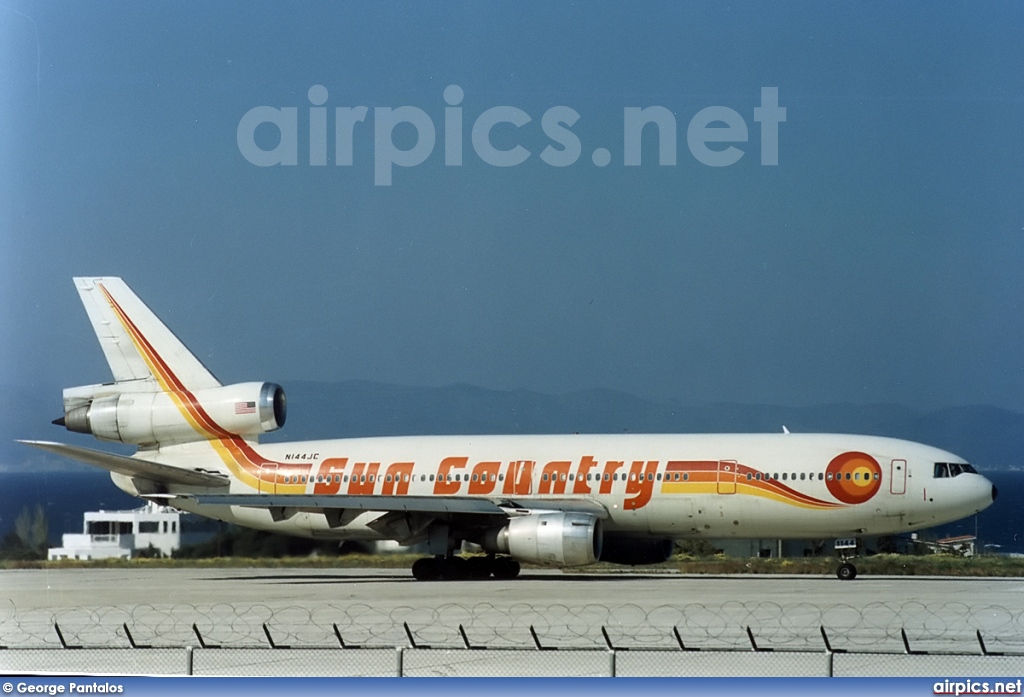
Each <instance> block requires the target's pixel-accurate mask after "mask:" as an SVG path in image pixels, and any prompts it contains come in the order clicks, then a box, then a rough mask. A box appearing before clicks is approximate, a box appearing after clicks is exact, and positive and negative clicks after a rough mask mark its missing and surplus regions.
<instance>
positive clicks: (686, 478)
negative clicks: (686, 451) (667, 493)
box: [683, 472, 690, 482]
mask: <svg viewBox="0 0 1024 697" xmlns="http://www.w3.org/2000/svg"><path fill="white" fill-rule="evenodd" d="M689 479H690V473H689V472H683V481H684V482H685V481H689Z"/></svg>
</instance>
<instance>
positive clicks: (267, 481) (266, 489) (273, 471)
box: [259, 463, 277, 494]
mask: <svg viewBox="0 0 1024 697" xmlns="http://www.w3.org/2000/svg"><path fill="white" fill-rule="evenodd" d="M259 492H260V493H261V494H276V493H277V464H276V463H271V464H266V465H262V466H261V467H260V479H259Z"/></svg>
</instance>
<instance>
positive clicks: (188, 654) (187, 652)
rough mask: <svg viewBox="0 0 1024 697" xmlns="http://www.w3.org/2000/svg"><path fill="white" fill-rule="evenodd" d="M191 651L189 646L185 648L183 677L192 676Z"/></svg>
mask: <svg viewBox="0 0 1024 697" xmlns="http://www.w3.org/2000/svg"><path fill="white" fill-rule="evenodd" d="M192 653H193V649H192V647H191V646H186V647H185V675H192V674H193V657H192Z"/></svg>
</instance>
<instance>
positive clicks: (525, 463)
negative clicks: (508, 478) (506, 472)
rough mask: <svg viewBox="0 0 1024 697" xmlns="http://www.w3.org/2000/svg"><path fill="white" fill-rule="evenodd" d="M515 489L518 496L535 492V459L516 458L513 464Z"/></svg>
mask: <svg viewBox="0 0 1024 697" xmlns="http://www.w3.org/2000/svg"><path fill="white" fill-rule="evenodd" d="M512 481H513V482H514V487H513V491H514V493H515V494H516V495H517V496H526V495H528V494H532V493H533V461H532V460H516V461H515V463H514V464H513V465H512Z"/></svg>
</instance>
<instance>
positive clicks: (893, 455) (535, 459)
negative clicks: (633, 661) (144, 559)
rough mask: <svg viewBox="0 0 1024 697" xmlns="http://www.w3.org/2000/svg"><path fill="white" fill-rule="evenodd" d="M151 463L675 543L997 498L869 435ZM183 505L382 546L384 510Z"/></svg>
mask: <svg viewBox="0 0 1024 697" xmlns="http://www.w3.org/2000/svg"><path fill="white" fill-rule="evenodd" d="M250 445H251V444H250ZM145 457H146V458H147V459H149V460H153V461H160V462H165V463H167V464H174V465H177V466H186V467H202V468H204V469H207V470H218V471H222V472H225V473H227V474H229V475H230V476H231V480H232V483H231V485H230V493H232V494H256V493H259V494H268V495H269V494H274V495H287V494H296V495H307V496H308V495H321V496H335V495H337V496H344V495H364V496H365V495H374V496H381V497H395V496H411V497H412V496H415V497H482V498H486V499H488V500H491V501H494V502H498V503H500V505H503V506H505V505H510V506H511V507H513V508H514V506H515V503H516V502H517V501H519V500H523V501H526V500H528V501H529V502H530V508H532V509H538V508H542V507H543V505H544V502H545V501H550V502H551V505H552V508H560V507H563V504H565V503H566V502H571V501H584V502H587V503H588V504H591V505H592V504H597V505H599V506H600V507H601V508H603V509H604V511H605V512H606V516H607V517H606V518H605V520H604V529H605V531H606V532H609V533H614V532H623V533H630V534H640V535H650V536H660V537H674V538H683V537H710V538H729V537H735V538H827V537H843V536H860V535H883V534H893V533H900V532H907V531H911V530H917V529H920V528H925V527H930V526H934V525H938V524H941V523H945V522H949V521H952V520H957V519H960V518H963V517H966V516H969V515H972V514H974V513H976V512H978V511H980V510H982V509H984V508H985V507H987V506H988V505H989V504H990V503H991V502H992V498H993V488H992V484H991V482H989V481H988V480H987V479H986V478H985V477H983V476H981V475H979V474H976V473H973V472H964V473H963V474H960V475H959V476H954V477H944V478H938V477H936V476H935V470H936V467H935V465H936V463H958V464H959V463H964V461H963V460H962V459H961V458H959V457H957V456H955V455H952V454H951V453H948V452H945V451H943V450H939V449H937V448H933V447H929V446H926V445H921V444H918V443H913V442H908V441H903V440H896V439H891V438H881V437H873V436H849V435H831V434H742V435H734V434H708V435H644V434H625V435H585V434H584V435H551V436H409V437H387V438H360V439H344V440H325V441H305V442H296V443H276V444H263V445H251V452H249V454H248V455H247V456H246V457H241V456H239V455H238V454H237V453H233V452H229V451H228V450H226V449H225V448H223V447H216V446H215V445H212V444H210V443H207V442H199V443H190V444H187V445H178V446H165V447H164V448H162V449H161V450H159V451H158V452H153V451H148V452H146V453H145ZM114 479H115V481H116V482H118V486H121V487H122V488H124V489H125V490H126V491H128V492H129V493H133V494H134V493H138V492H136V491H135V490H134V487H133V485H132V483H131V480H129V479H127V478H125V477H121V476H119V475H115V476H114ZM171 491H172V493H187V492H186V490H185V489H183V488H182V487H173V486H172V488H171ZM176 505H178V506H179V507H180V508H183V509H185V510H190V511H192V512H194V513H198V514H201V515H204V516H209V517H213V518H217V519H221V520H225V521H230V522H237V523H239V524H241V525H245V526H251V527H257V528H262V529H266V530H274V531H278V532H282V533H287V534H293V535H305V536H312V537H325V538H337V539H375V538H380V537H381V535H380V534H379V533H378V532H376V531H374V530H373V529H371V528H369V527H367V523H368V522H371V521H372V520H374V519H375V518H377V517H379V515H380V514H379V513H377V512H374V511H366V512H363V513H360V514H359V515H357V516H356V517H354V519H352V520H351V521H350V522H348V523H347V524H345V525H342V526H337V525H336V526H334V527H332V526H331V525H330V524H329V523H328V521H327V519H326V517H325V516H324V515H323V514H321V513H319V512H315V511H309V510H306V511H303V512H298V513H295V514H293V515H290V516H289V517H287V518H286V519H284V520H276V519H275V517H274V516H273V515H272V514H271V511H269V510H268V509H267V508H259V507H251V506H244V507H243V506H210V505H200V504H198V503H197V502H195V501H190V500H189V499H187V498H184V499H179V500H178V502H176Z"/></svg>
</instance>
